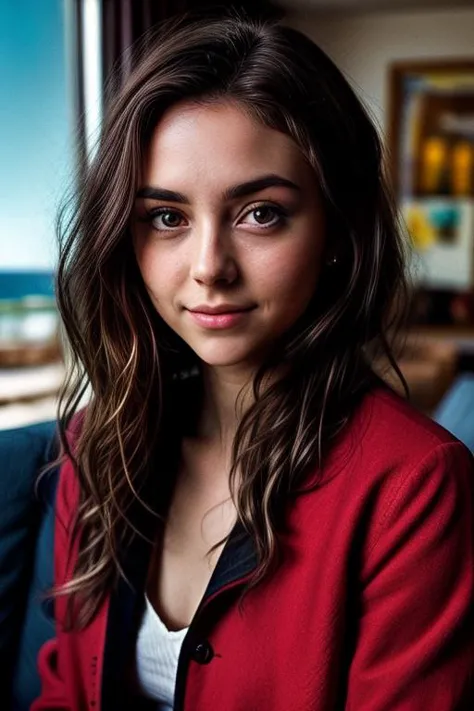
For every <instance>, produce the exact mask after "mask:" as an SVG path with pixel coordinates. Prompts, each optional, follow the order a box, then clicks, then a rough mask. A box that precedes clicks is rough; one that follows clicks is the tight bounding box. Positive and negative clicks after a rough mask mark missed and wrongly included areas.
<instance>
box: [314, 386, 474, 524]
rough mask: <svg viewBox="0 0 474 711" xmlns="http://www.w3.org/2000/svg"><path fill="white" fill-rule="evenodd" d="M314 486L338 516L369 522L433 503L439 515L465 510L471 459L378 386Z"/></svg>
mask: <svg viewBox="0 0 474 711" xmlns="http://www.w3.org/2000/svg"><path fill="white" fill-rule="evenodd" d="M319 481H320V483H321V486H322V488H323V489H326V488H327V489H328V492H327V495H328V496H329V498H330V500H331V501H332V502H333V505H334V507H335V508H336V509H337V510H339V511H340V512H341V515H344V516H345V515H346V514H347V515H349V516H351V515H354V517H355V518H357V517H361V518H362V519H363V520H366V521H367V520H371V521H372V522H374V523H375V521H377V520H378V521H379V522H380V521H381V520H382V519H384V518H385V517H386V516H387V515H388V512H389V511H395V510H398V511H400V508H401V509H404V507H407V506H410V507H411V510H412V511H413V510H414V509H415V508H416V506H418V507H419V511H421V509H423V508H424V507H425V506H427V507H429V506H431V505H432V506H433V507H435V508H437V509H438V512H439V515H440V516H441V517H442V516H444V514H446V513H447V510H448V509H451V508H452V507H454V508H455V509H458V510H461V509H466V508H467V509H469V510H470V509H471V507H472V499H473V492H474V460H473V458H472V455H471V453H470V452H469V450H468V449H467V448H466V447H465V446H464V445H463V444H462V443H461V442H459V441H458V440H457V439H456V438H455V437H453V436H452V435H451V434H450V433H449V432H447V431H446V430H445V429H444V428H442V427H441V426H439V425H437V424H436V423H435V422H433V421H431V420H430V419H429V418H428V417H426V416H425V415H423V414H421V413H419V412H417V411H416V410H415V409H414V408H413V407H412V406H411V405H410V404H409V403H408V402H406V401H405V400H403V399H402V398H400V397H399V396H397V395H396V394H395V393H393V392H392V391H391V390H389V389H388V388H387V389H385V388H379V389H377V390H374V391H373V392H371V393H370V394H368V395H366V397H365V398H364V400H363V401H362V402H361V403H360V405H359V407H358V409H357V410H356V411H355V413H354V414H353V416H352V418H351V420H350V421H349V423H348V424H347V425H346V427H345V429H344V430H343V432H342V433H341V434H340V435H339V437H338V439H337V441H336V442H335V444H334V445H333V447H332V449H331V451H330V452H329V455H328V457H327V460H326V464H325V466H324V467H323V470H322V472H319ZM415 502H416V503H415ZM341 507H342V509H344V513H343V514H342V511H341ZM443 511H444V513H443Z"/></svg>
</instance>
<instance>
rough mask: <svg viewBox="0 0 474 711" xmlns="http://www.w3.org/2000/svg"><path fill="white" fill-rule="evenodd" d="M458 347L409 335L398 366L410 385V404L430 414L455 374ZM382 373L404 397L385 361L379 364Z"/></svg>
mask: <svg viewBox="0 0 474 711" xmlns="http://www.w3.org/2000/svg"><path fill="white" fill-rule="evenodd" d="M457 358H458V353H457V349H456V346H455V345H453V344H452V343H449V342H445V341H443V340H440V341H437V340H431V339H429V338H423V336H420V335H418V334H415V333H413V334H410V335H409V336H408V337H407V338H406V341H405V343H404V345H403V349H402V355H401V356H400V357H399V358H398V359H397V363H398V366H399V368H400V370H401V372H402V374H403V376H404V378H405V380H406V382H407V385H408V388H409V391H410V401H411V402H412V403H413V405H415V407H417V408H418V409H419V410H422V411H423V412H425V413H426V414H431V413H432V411H433V410H434V408H435V407H436V405H437V404H438V402H439V401H440V400H441V398H442V397H443V395H444V394H445V392H446V391H447V390H448V389H449V387H450V386H451V383H452V382H453V380H454V377H455V374H456V365H457ZM378 370H379V371H380V374H381V375H382V377H383V378H384V380H386V381H387V382H388V383H389V385H391V386H392V387H393V388H394V389H395V390H396V391H397V392H398V393H400V395H405V393H404V390H403V388H402V386H401V383H400V381H399V379H398V378H397V377H396V375H395V374H394V373H393V371H392V370H391V368H389V367H388V364H387V362H386V361H385V360H381V361H380V363H379V364H378Z"/></svg>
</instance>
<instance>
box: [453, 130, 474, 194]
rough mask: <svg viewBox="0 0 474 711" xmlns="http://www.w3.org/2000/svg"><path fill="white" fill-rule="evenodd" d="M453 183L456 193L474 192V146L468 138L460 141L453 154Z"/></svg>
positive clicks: (454, 192) (454, 147)
mask: <svg viewBox="0 0 474 711" xmlns="http://www.w3.org/2000/svg"><path fill="white" fill-rule="evenodd" d="M451 166H452V167H451V184H452V192H453V194H454V195H459V196H467V195H471V194H472V193H474V146H473V145H472V143H470V142H469V141H466V140H460V141H458V142H457V143H456V144H455V145H454V146H453V149H452V155H451Z"/></svg>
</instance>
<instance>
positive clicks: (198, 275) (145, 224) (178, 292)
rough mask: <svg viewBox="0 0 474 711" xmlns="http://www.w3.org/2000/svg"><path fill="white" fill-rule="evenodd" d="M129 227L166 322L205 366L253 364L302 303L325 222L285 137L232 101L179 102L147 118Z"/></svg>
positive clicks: (312, 181)
mask: <svg viewBox="0 0 474 711" xmlns="http://www.w3.org/2000/svg"><path fill="white" fill-rule="evenodd" d="M132 232H133V239H134V246H135V253H136V257H137V261H138V265H139V268H140V271H141V274H142V276H143V280H144V282H145V285H146V288H147V290H148V293H149V294H150V297H151V299H152V302H153V304H154V305H155V307H156V309H157V311H158V313H159V314H160V316H161V317H162V318H163V319H164V321H165V322H166V323H167V324H168V325H169V326H170V327H171V328H172V329H173V330H174V331H175V332H176V333H177V334H178V335H179V336H180V337H181V338H182V339H183V340H184V341H186V343H187V344H188V345H189V346H190V347H191V348H192V349H193V351H195V353H196V354H197V355H198V357H199V358H200V359H201V360H202V361H203V362H204V363H206V364H208V365H210V366H215V367H217V366H244V367H246V368H248V367H255V366H258V365H259V364H260V362H261V361H262V359H263V358H264V357H265V354H266V353H268V351H269V350H270V349H271V348H272V345H273V344H274V343H275V341H276V340H277V339H278V338H279V337H280V336H281V335H282V334H283V333H284V332H285V331H286V330H287V329H288V328H289V327H290V326H292V325H293V324H294V323H295V321H296V320H297V319H298V317H299V316H300V315H301V314H302V313H303V312H304V310H305V309H306V307H307V305H308V302H309V301H310V299H311V297H312V295H313V293H314V290H315V287H316V282H317V280H318V274H319V270H320V265H321V255H322V251H323V246H324V219H323V211H322V205H321V199H320V193H319V189H318V185H317V181H316V177H315V174H314V172H313V170H312V169H311V168H310V166H309V165H308V164H307V163H306V161H305V160H304V158H303V156H302V154H301V153H300V151H299V149H298V147H297V146H296V144H295V143H294V142H293V141H292V139H291V138H290V137H288V136H287V135H285V134H283V133H280V132H279V131H275V130H273V129H271V128H268V127H266V126H264V125H262V124H260V123H258V122H257V121H255V120H254V119H252V118H250V117H249V116H248V115H247V114H246V113H245V112H244V111H243V110H242V109H241V108H239V107H238V106H237V105H236V104H231V103H219V104H213V105H210V106H209V105H207V106H202V105H201V106H199V105H196V104H191V103H189V104H184V105H183V104H182V105H179V106H176V107H173V108H172V109H170V110H169V111H168V112H167V113H166V114H165V116H164V117H163V119H162V120H161V121H160V123H159V124H158V126H157V127H156V129H155V131H154V133H153V136H152V140H151V143H150V146H149V150H148V153H147V155H146V160H145V163H144V166H143V171H142V179H141V187H140V189H139V191H138V193H137V198H136V204H135V211H134V215H133V221H132Z"/></svg>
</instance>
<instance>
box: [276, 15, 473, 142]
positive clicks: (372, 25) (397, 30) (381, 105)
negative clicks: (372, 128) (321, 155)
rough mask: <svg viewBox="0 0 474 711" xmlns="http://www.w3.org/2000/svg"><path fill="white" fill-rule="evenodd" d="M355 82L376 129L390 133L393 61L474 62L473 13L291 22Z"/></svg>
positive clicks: (334, 17)
mask: <svg viewBox="0 0 474 711" xmlns="http://www.w3.org/2000/svg"><path fill="white" fill-rule="evenodd" d="M289 21H290V22H291V24H292V25H293V26H294V27H296V28H298V29H300V30H302V31H303V32H305V33H306V34H307V35H309V36H310V37H311V38H312V39H313V40H315V41H316V42H317V43H318V44H319V45H320V46H321V47H322V49H324V50H325V51H326V52H327V53H328V54H329V55H330V57H331V58H332V59H333V60H334V61H335V62H336V64H337V65H338V66H339V67H340V68H341V69H342V70H343V71H344V72H345V74H346V75H347V76H348V77H349V78H350V79H351V80H352V83H353V84H354V85H355V87H356V88H357V89H358V93H359V95H360V96H361V98H362V99H363V100H364V102H365V104H366V105H367V106H368V108H369V109H370V110H371V112H372V115H373V117H374V118H375V120H376V122H377V123H378V125H379V126H380V127H381V128H382V130H384V129H385V128H386V112H387V105H388V95H387V84H386V74H387V67H388V65H389V63H390V62H392V61H396V60H410V59H415V60H422V59H431V58H441V57H452V58H474V8H473V9H472V10H471V9H452V10H443V11H441V10H437V11H423V12H413V11H400V12H370V13H369V12H366V13H362V14H355V13H354V14H351V13H346V14H344V11H343V10H339V12H338V13H337V15H336V14H319V13H315V12H309V11H306V12H303V11H301V12H299V13H295V14H294V15H293V16H292V17H291V18H289Z"/></svg>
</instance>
